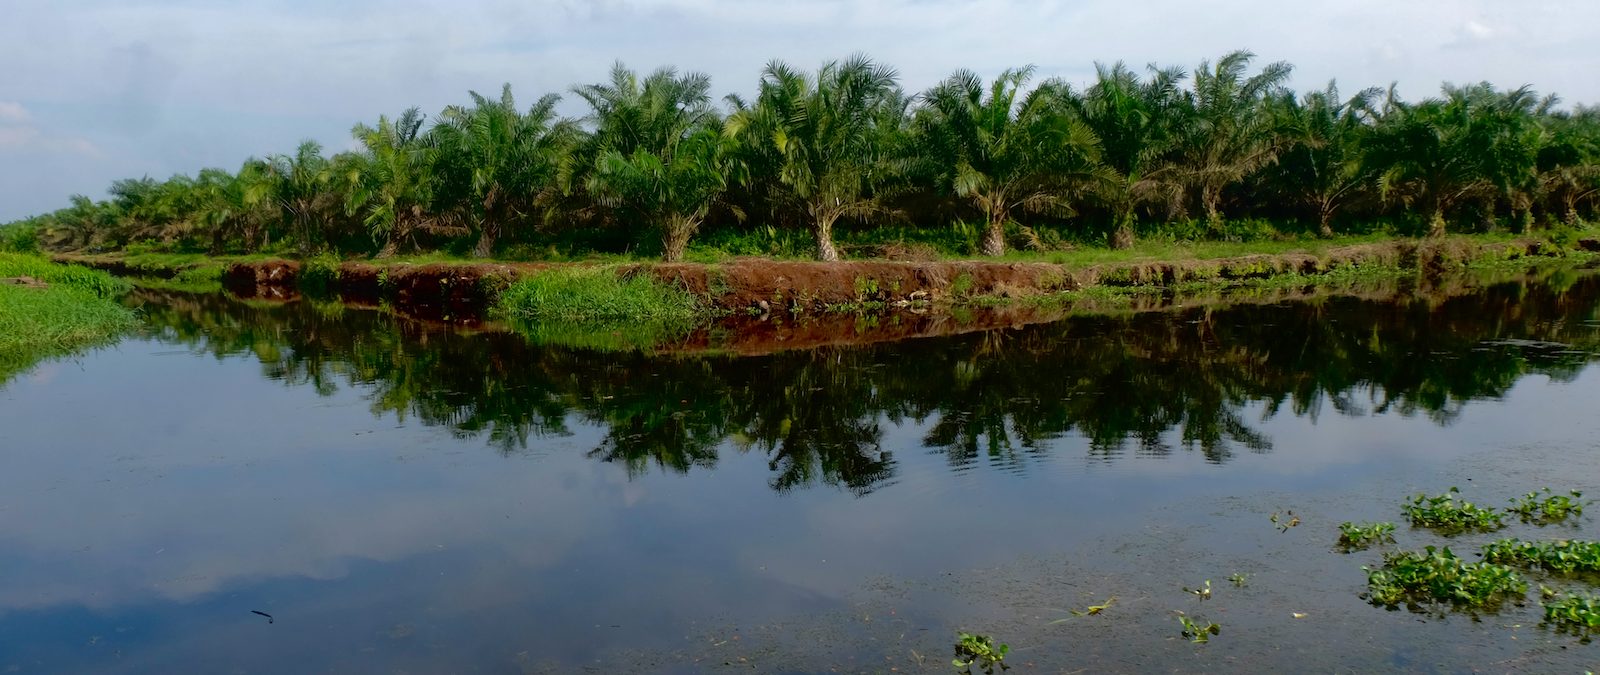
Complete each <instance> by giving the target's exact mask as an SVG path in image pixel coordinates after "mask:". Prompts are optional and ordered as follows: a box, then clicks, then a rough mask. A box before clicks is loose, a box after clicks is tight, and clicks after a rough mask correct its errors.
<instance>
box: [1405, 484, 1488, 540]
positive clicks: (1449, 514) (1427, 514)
mask: <svg viewBox="0 0 1600 675" xmlns="http://www.w3.org/2000/svg"><path fill="white" fill-rule="evenodd" d="M1460 492H1461V490H1460V489H1459V488H1455V487H1452V488H1450V489H1449V491H1447V492H1445V493H1444V494H1442V495H1436V496H1432V497H1430V496H1428V495H1427V494H1425V493H1424V494H1419V495H1417V496H1416V497H1414V498H1412V499H1411V503H1409V504H1406V506H1405V514H1406V517H1407V518H1409V519H1410V520H1411V524H1412V525H1415V526H1417V527H1427V528H1431V529H1435V530H1439V531H1441V532H1444V533H1447V534H1453V533H1459V532H1467V531H1481V532H1492V531H1494V530H1498V529H1500V528H1502V527H1505V514H1504V513H1501V512H1500V511H1498V510H1496V509H1494V508H1493V507H1485V506H1478V505H1477V504H1474V503H1472V502H1469V501H1466V500H1464V499H1462V500H1458V499H1457V495H1458V494H1459V493H1460Z"/></svg>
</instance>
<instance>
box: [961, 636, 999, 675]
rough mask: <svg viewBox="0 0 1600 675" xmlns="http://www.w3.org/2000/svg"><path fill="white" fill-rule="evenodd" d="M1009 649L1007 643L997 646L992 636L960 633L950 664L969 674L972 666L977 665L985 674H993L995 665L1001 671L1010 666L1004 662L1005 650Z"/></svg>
mask: <svg viewBox="0 0 1600 675" xmlns="http://www.w3.org/2000/svg"><path fill="white" fill-rule="evenodd" d="M1009 651H1011V647H1010V646H1009V645H1006V644H1004V643H1001V644H1000V645H998V646H997V645H995V643H994V638H992V637H989V636H987V635H974V634H971V633H961V634H960V635H958V636H957V639H956V657H955V659H954V660H952V661H951V662H950V665H952V666H955V667H956V669H957V670H958V671H959V672H962V673H968V674H970V673H971V672H972V668H973V666H977V667H978V669H979V670H981V671H983V672H984V674H985V675H994V669H995V667H996V666H998V667H999V668H1000V670H1002V671H1004V670H1009V669H1010V668H1011V666H1008V665H1006V663H1005V660H1006V652H1009Z"/></svg>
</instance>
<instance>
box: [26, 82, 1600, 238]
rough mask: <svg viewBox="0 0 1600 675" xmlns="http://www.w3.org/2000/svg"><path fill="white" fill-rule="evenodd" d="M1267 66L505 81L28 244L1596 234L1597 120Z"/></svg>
mask: <svg viewBox="0 0 1600 675" xmlns="http://www.w3.org/2000/svg"><path fill="white" fill-rule="evenodd" d="M1253 59H1254V57H1253V55H1252V54H1251V53H1249V52H1246V51H1239V52H1233V53H1230V54H1227V55H1225V56H1223V57H1222V58H1220V59H1218V60H1216V61H1215V62H1211V61H1207V62H1202V63H1201V64H1200V66H1199V67H1198V68H1197V69H1196V70H1195V71H1194V73H1193V75H1192V76H1190V75H1189V74H1188V73H1186V72H1185V71H1183V70H1182V69H1179V68H1171V67H1168V68H1160V67H1156V66H1154V65H1152V66H1150V67H1149V68H1148V69H1147V70H1146V71H1144V72H1140V71H1137V70H1134V69H1132V68H1129V67H1127V66H1124V65H1122V64H1120V63H1119V64H1115V65H1101V66H1098V67H1097V72H1096V76H1095V78H1094V80H1093V81H1092V82H1090V83H1088V84H1086V85H1084V86H1073V85H1071V84H1068V83H1066V82H1064V81H1061V80H1056V79H1053V80H1046V81H1043V82H1040V83H1037V84H1034V83H1033V82H1032V76H1033V73H1034V70H1033V69H1032V68H1031V67H1029V68H1019V69H1013V70H1008V71H1006V72H1004V73H1002V74H1000V76H999V77H997V78H995V79H994V80H992V81H990V82H987V83H985V82H984V81H983V79H982V78H981V77H979V76H978V75H977V74H975V73H972V72H968V71H961V72H957V73H955V74H953V75H952V76H950V77H949V78H948V79H946V80H944V81H942V82H940V83H938V84H937V85H935V86H934V87H932V88H930V89H928V90H927V91H925V92H922V93H921V94H919V95H915V96H912V95H908V94H907V93H906V92H904V91H903V90H902V89H901V88H900V86H899V84H898V81H897V74H896V73H895V71H894V70H893V69H891V68H889V67H886V66H884V65H882V64H879V63H876V62H874V61H872V60H870V59H868V58H866V57H864V56H855V57H852V58H850V59H847V60H844V61H839V62H830V63H827V64H825V65H823V66H822V67H821V68H820V69H818V70H817V71H815V72H803V71H800V70H797V69H794V68H792V67H790V66H788V65H786V64H784V63H781V62H772V63H770V64H768V65H767V67H766V68H765V69H764V71H763V74H762V76H761V80H760V82H759V85H758V87H757V90H756V93H755V97H754V98H753V99H750V100H746V99H743V98H740V97H738V96H728V97H726V98H725V99H723V102H722V105H718V104H717V102H716V101H715V100H714V99H713V98H712V94H711V82H710V79H709V78H708V77H706V76H705V75H703V74H699V73H680V72H678V71H675V70H673V69H670V68H663V69H660V70H657V71H655V72H653V73H650V74H648V75H644V76H641V75H639V74H637V73H635V72H633V71H631V70H628V69H627V68H625V67H623V66H622V65H621V64H618V65H617V66H615V67H614V68H613V69H612V71H611V74H610V78H609V80H608V81H606V82H602V83H597V84H589V85H582V86H577V87H574V88H573V89H572V90H571V93H573V94H574V95H576V96H577V97H578V98H580V99H582V100H583V101H584V102H585V103H586V104H587V106H588V114H587V115H585V116H584V117H582V118H579V119H567V118H563V117H561V116H560V115H558V114H557V112H556V109H557V105H558V103H559V101H560V96H558V95H556V94H550V95H546V96H544V97H542V98H540V99H539V100H538V101H537V102H536V103H534V104H533V105H532V106H530V107H527V108H522V107H519V106H518V104H517V103H516V101H515V99H514V98H513V96H512V93H511V88H510V86H509V85H507V86H506V87H505V89H504V90H503V91H502V93H501V95H500V96H499V97H498V98H491V97H486V96H482V95H479V94H478V93H476V92H473V93H471V99H472V102H471V104H470V105H469V106H451V107H448V108H446V109H445V110H444V111H442V112H441V113H439V114H438V115H436V116H434V118H433V119H432V120H431V121H430V120H428V119H426V118H425V116H424V115H423V114H422V113H421V112H420V111H419V110H418V109H415V108H413V109H410V110H406V111H405V112H403V113H402V114H401V115H399V116H398V117H395V118H389V117H386V116H385V117H380V118H379V119H378V120H377V122H376V124H371V125H368V124H358V125H356V126H355V127H354V129H353V130H352V134H353V136H354V138H355V140H356V141H357V142H359V144H360V149H359V150H356V151H351V152H343V153H338V154H334V155H332V156H331V157H330V156H326V155H324V153H323V151H322V148H321V147H320V146H318V145H317V144H316V143H314V142H310V141H307V142H305V143H303V144H302V145H301V146H300V147H299V148H298V149H296V151H295V152H294V153H292V154H287V155H273V156H270V157H267V158H266V159H250V160H248V161H246V162H245V163H244V164H243V166H241V167H240V168H239V170H238V171H236V172H228V171H224V170H220V169H206V170H203V171H201V172H200V173H199V174H197V175H196V176H194V177H189V176H181V175H180V176H175V177H173V178H170V179H168V180H165V181H157V180H153V179H150V178H148V177H147V178H141V179H130V180H122V181H117V182H116V183H114V184H113V185H112V186H111V189H110V199H107V200H104V201H99V202H95V201H92V200H90V199H88V198H86V197H83V196H74V197H73V198H72V200H71V205H70V206H68V207H67V208H65V209H62V210H59V211H56V212H54V213H51V214H46V215H43V216H38V217H35V218H30V219H28V220H26V221H22V222H21V224H20V225H21V226H23V227H30V228H34V229H36V230H38V231H39V232H40V233H41V239H42V240H43V241H44V242H46V244H47V245H49V246H52V247H54V248H57V249H68V250H71V249H95V250H106V249H116V248H120V247H124V246H127V245H128V244H130V243H134V242H145V241H152V240H153V241H155V242H157V243H158V244H159V245H165V246H170V247H174V248H193V249H200V248H203V249H208V250H210V251H212V252H216V253H221V252H225V251H260V250H285V249H291V250H296V251H298V252H300V253H302V254H309V253H312V252H317V251H327V250H332V251H337V252H340V253H375V254H376V255H378V256H380V257H382V256H389V255H394V254H397V253H400V252H404V251H410V250H417V249H419V248H437V247H447V246H448V247H453V248H458V249H461V250H466V248H468V247H469V246H470V249H471V251H472V252H473V253H474V254H475V255H477V256H484V257H487V256H493V255H496V254H497V252H499V251H501V250H502V248H503V247H504V246H506V245H508V244H509V243H529V242H537V241H543V240H548V239H550V238H551V237H559V236H567V237H576V238H578V239H582V240H584V241H589V242H592V244H591V245H592V247H593V248H595V249H604V248H606V247H607V246H611V245H614V242H618V241H622V242H628V243H629V244H637V243H640V242H642V241H645V240H652V241H654V242H655V243H656V244H658V245H659V248H660V251H661V253H662V255H663V257H664V258H665V259H667V260H668V261H676V260H680V259H682V258H683V256H684V254H685V252H686V251H687V250H688V248H689V245H690V242H691V241H692V240H693V238H694V237H695V236H696V234H697V233H699V232H700V231H701V230H702V229H703V228H705V227H716V228H719V229H726V230H735V231H737V230H748V229H754V228H756V227H773V228H793V229H795V230H799V231H804V232H807V233H808V234H809V236H810V238H811V239H812V240H813V243H814V249H815V254H816V257H817V258H818V259H820V260H836V259H838V258H839V250H838V247H837V246H836V243H835V229H836V228H837V227H840V226H841V225H847V226H850V227H863V226H872V225H882V224H901V225H905V224H914V225H916V226H920V227H923V228H928V229H934V228H948V227H950V226H951V225H952V224H953V223H956V222H962V223H966V222H974V221H976V222H979V223H981V233H980V234H979V236H978V243H977V249H978V251H979V252H981V253H982V254H984V255H991V256H993V255H1001V254H1004V253H1005V251H1006V248H1007V243H1008V239H1007V235H1008V233H1009V232H1014V231H1017V230H1018V229H1019V228H1020V227H1022V226H1025V225H1026V226H1049V227H1054V228H1056V229H1057V230H1058V231H1066V232H1068V234H1069V235H1070V236H1073V237H1075V238H1078V239H1083V240H1092V239H1096V238H1103V240H1104V241H1106V242H1108V243H1109V244H1110V245H1112V246H1116V247H1126V246H1129V245H1131V244H1132V243H1133V241H1134V238H1135V236H1137V234H1138V233H1140V232H1150V231H1160V230H1162V229H1164V228H1172V227H1175V226H1176V225H1177V224H1182V225H1183V228H1182V231H1183V232H1186V233H1190V235H1192V236H1219V237H1220V236H1227V235H1228V228H1229V222H1230V219H1240V218H1250V219H1266V220H1270V221H1273V222H1278V223H1302V224H1305V225H1306V226H1307V227H1308V229H1309V228H1314V229H1315V230H1316V231H1317V232H1319V233H1320V234H1322V235H1323V236H1331V235H1333V234H1335V233H1336V232H1337V231H1338V230H1339V229H1340V228H1343V227H1352V226H1355V225H1359V224H1362V223H1366V224H1370V223H1372V222H1375V221H1380V220H1382V221H1385V222H1391V223H1400V224H1401V226H1402V227H1411V228H1414V230H1415V231H1416V232H1418V233H1424V232H1425V233H1428V234H1432V235H1439V234H1444V233H1445V232H1446V231H1448V230H1451V229H1456V230H1483V229H1492V228H1496V227H1509V228H1513V229H1523V228H1529V227H1536V226H1540V225H1554V224H1567V225H1572V224H1577V223H1580V222H1584V221H1586V220H1593V219H1595V218H1596V215H1597V212H1600V108H1586V107H1583V106H1578V107H1576V108H1574V109H1558V108H1557V107H1556V103H1557V101H1556V99H1555V98H1554V97H1553V96H1548V97H1544V98H1539V97H1538V96H1536V95H1535V94H1534V92H1533V91H1532V90H1531V89H1529V88H1528V87H1522V88H1518V89H1512V90H1497V89H1495V88H1493V87H1492V86H1490V85H1489V84H1487V83H1484V84H1476V85H1469V86H1459V87H1458V86H1450V85H1446V86H1445V87H1444V88H1443V90H1442V92H1441V94H1440V95H1439V96H1437V97H1433V98H1428V99H1425V100H1422V101H1417V102H1406V101H1403V100H1401V99H1400V98H1399V97H1398V96H1396V94H1395V92H1394V90H1393V88H1392V87H1391V88H1390V89H1389V90H1387V91H1385V90H1381V89H1367V90H1363V91H1360V92H1358V93H1356V94H1355V95H1353V96H1350V97H1344V96H1343V95H1341V94H1340V92H1339V89H1338V88H1337V87H1336V86H1335V85H1333V84H1331V83H1330V84H1329V85H1328V86H1327V88H1326V89H1323V90H1320V91H1314V92H1310V93H1308V94H1305V95H1303V96H1298V95H1296V94H1295V93H1294V92H1292V91H1290V90H1289V89H1288V88H1287V86H1286V84H1285V83H1286V81H1287V78H1288V76H1289V74H1290V70H1291V69H1290V66H1289V65H1288V64H1285V63H1272V64H1268V65H1266V66H1264V67H1261V68H1259V69H1255V70H1253V69H1252V62H1253ZM607 242H611V243H607ZM275 247H276V248H275Z"/></svg>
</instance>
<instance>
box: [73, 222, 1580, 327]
mask: <svg viewBox="0 0 1600 675" xmlns="http://www.w3.org/2000/svg"><path fill="white" fill-rule="evenodd" d="M1173 249H1174V252H1182V249H1181V248H1180V247H1176V246H1175V247H1173ZM1589 257H1600V238H1586V239H1580V240H1577V241H1575V242H1572V243H1570V244H1567V245H1559V244H1556V243H1552V242H1550V241H1548V240H1542V239H1538V238H1534V237H1522V238H1515V239H1504V238H1487V237H1475V236H1471V235H1453V236H1448V237H1442V238H1437V239H1393V240H1387V241H1382V242H1369V243H1357V244H1350V245H1343V246H1333V247H1330V248H1326V249H1323V250H1320V251H1313V250H1295V251H1287V252H1278V253H1256V254H1246V255H1235V256H1227V257H1214V258H1176V257H1173V258H1172V259H1166V260H1162V259H1135V260H1128V261H1120V262H1098V263H1092V264H1073V263H1071V262H1061V263H1056V262H1031V261H1030V262H1015V261H987V260H959V261H926V262H916V261H893V260H850V261H841V262H801V261H790V260H774V259H768V258H736V259H732V260H729V261H725V262H717V263H584V262H577V263H538V262H488V261H485V262H469V261H462V262H429V263H420V264H418V263H410V262H379V261H365V260H363V261H333V260H330V259H326V258H313V259H310V260H307V261H300V260H291V259H287V258H255V259H248V260H229V259H226V258H222V259H209V258H200V259H198V262H197V261H195V260H193V259H189V260H186V261H185V262H182V263H175V264H171V265H167V266H159V265H151V264H148V263H143V264H135V263H134V262H130V256H124V255H118V254H109V255H97V256H83V255H63V254H57V255H52V256H51V259H52V260H54V261H56V262H60V263H69V264H77V265H84V266H88V267H93V268H97V269H102V270H106V271H110V272H112V273H113V274H118V275H122V276H149V277H155V278H157V279H167V280H189V281H191V282H195V281H198V282H199V283H202V284H204V283H207V281H206V280H210V279H214V280H215V281H217V282H220V283H221V285H222V286H223V287H224V288H226V289H227V290H228V291H229V292H231V293H233V294H235V295H238V296H240V297H243V298H258V299H263V300H289V299H292V298H294V297H297V296H299V295H301V294H308V295H320V296H327V297H336V298H338V299H341V300H344V301H346V302H350V303H352V304H357V305H375V304H384V303H387V304H391V305H393V306H395V307H396V308H398V309H399V310H401V311H402V312H405V313H409V314H414V315H416V316H419V317H422V318H429V319H440V320H446V321H465V322H474V321H481V320H482V319H484V318H486V317H487V316H489V315H490V314H492V313H500V314H513V315H515V314H519V313H520V314H522V316H524V317H525V318H530V319H537V320H551V319H578V320H583V319H592V318H596V317H591V316H587V315H574V316H550V315H544V314H539V313H538V312H537V311H533V310H532V309H530V308H523V307H509V308H508V307H499V308H497V307H496V305H497V303H498V302H499V301H500V300H501V299H502V296H503V295H505V294H506V292H507V290H508V289H510V288H511V287H512V286H513V285H515V284H518V283H525V282H528V281H529V280H533V279H538V278H541V277H543V278H544V280H547V281H548V280H550V279H554V278H557V277H559V276H561V275H573V274H577V273H583V274H588V275H593V274H594V273H595V271H597V270H599V271H609V272H610V273H611V275H612V276H613V277H614V278H615V280H616V281H617V282H618V283H619V284H620V283H623V282H628V281H630V280H635V279H638V278H641V277H642V278H643V279H645V280H647V281H649V282H650V283H652V284H658V285H660V286H663V287H665V289H666V290H667V292H671V293H678V294H686V295H687V296H688V298H689V299H690V300H691V301H692V304H693V305H694V306H695V307H696V308H697V309H698V312H699V313H700V314H701V315H702V316H699V317H697V318H698V319H700V320H703V319H708V318H715V317H725V316H732V315H743V316H749V317H760V316H764V315H785V314H787V315H793V316H800V315H817V314H841V313H842V314H863V313H873V314H896V313H900V312H902V311H907V310H910V311H921V312H927V311H933V312H949V311H950V310H951V309H952V308H959V307H994V306H1000V305H1009V304H1016V303H1019V302H1025V303H1029V304H1037V303H1044V304H1055V301H1058V300H1063V301H1070V300H1071V299H1072V296H1080V295H1122V294H1137V293H1141V292H1151V291H1160V290H1170V289H1174V288H1181V287H1192V286H1198V287H1206V286H1229V285H1236V284H1242V283H1253V282H1262V281H1268V280H1274V279H1285V280H1288V281H1290V282H1292V283H1296V284H1298V283H1304V284H1306V285H1315V284H1318V283H1322V282H1324V281H1327V280H1329V279H1332V278H1334V277H1337V276H1339V275H1348V274H1364V273H1383V272H1389V273H1399V272H1404V271H1417V272H1421V273H1429V274H1434V273H1441V272H1446V271H1449V270H1453V269H1465V268H1467V267H1470V266H1474V265H1485V264H1498V263H1507V262H1511V263H1515V262H1516V261H1522V260H1550V259H1563V258H1577V259H1584V258H1589ZM584 303H585V299H584V298H574V299H569V302H567V303H565V304H566V305H568V306H577V307H579V308H581V307H583V305H584ZM496 309H498V310H499V312H495V310H496ZM523 309H528V310H529V311H526V312H521V311H519V310H523ZM601 318H604V319H606V320H612V321H630V320H634V319H643V318H648V317H634V316H630V315H627V314H625V313H624V314H619V315H615V316H612V315H606V316H604V317H601Z"/></svg>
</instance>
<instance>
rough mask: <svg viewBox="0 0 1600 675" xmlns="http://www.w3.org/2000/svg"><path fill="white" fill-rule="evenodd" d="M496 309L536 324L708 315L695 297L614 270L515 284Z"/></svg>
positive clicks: (558, 273) (554, 273) (668, 320)
mask: <svg viewBox="0 0 1600 675" xmlns="http://www.w3.org/2000/svg"><path fill="white" fill-rule="evenodd" d="M496 310H497V312H498V313H500V314H501V315H503V316H507V317H511V318H516V319H524V320H531V321H538V322H548V321H568V322H659V323H665V324H672V323H691V322H693V321H695V320H696V319H698V318H701V317H702V316H704V315H705V314H707V311H706V309H705V308H704V307H703V306H702V305H701V303H700V301H699V300H698V299H697V298H695V297H694V296H693V295H692V294H690V293H689V292H687V291H684V290H682V289H679V288H675V287H673V286H670V285H668V284H664V283H661V282H659V281H656V280H655V279H653V278H651V277H650V276H649V275H648V274H634V275H632V276H629V277H627V278H624V276H623V275H621V274H620V273H619V270H618V269H617V268H616V267H609V266H607V267H559V268H553V269H549V270H545V271H543V272H540V273H539V274H536V275H534V276H532V277H530V278H527V279H523V280H520V281H517V282H516V283H513V284H511V286H510V287H509V288H507V289H506V290H505V292H504V293H502V294H501V295H500V299H499V302H498V303H497V304H496Z"/></svg>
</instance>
